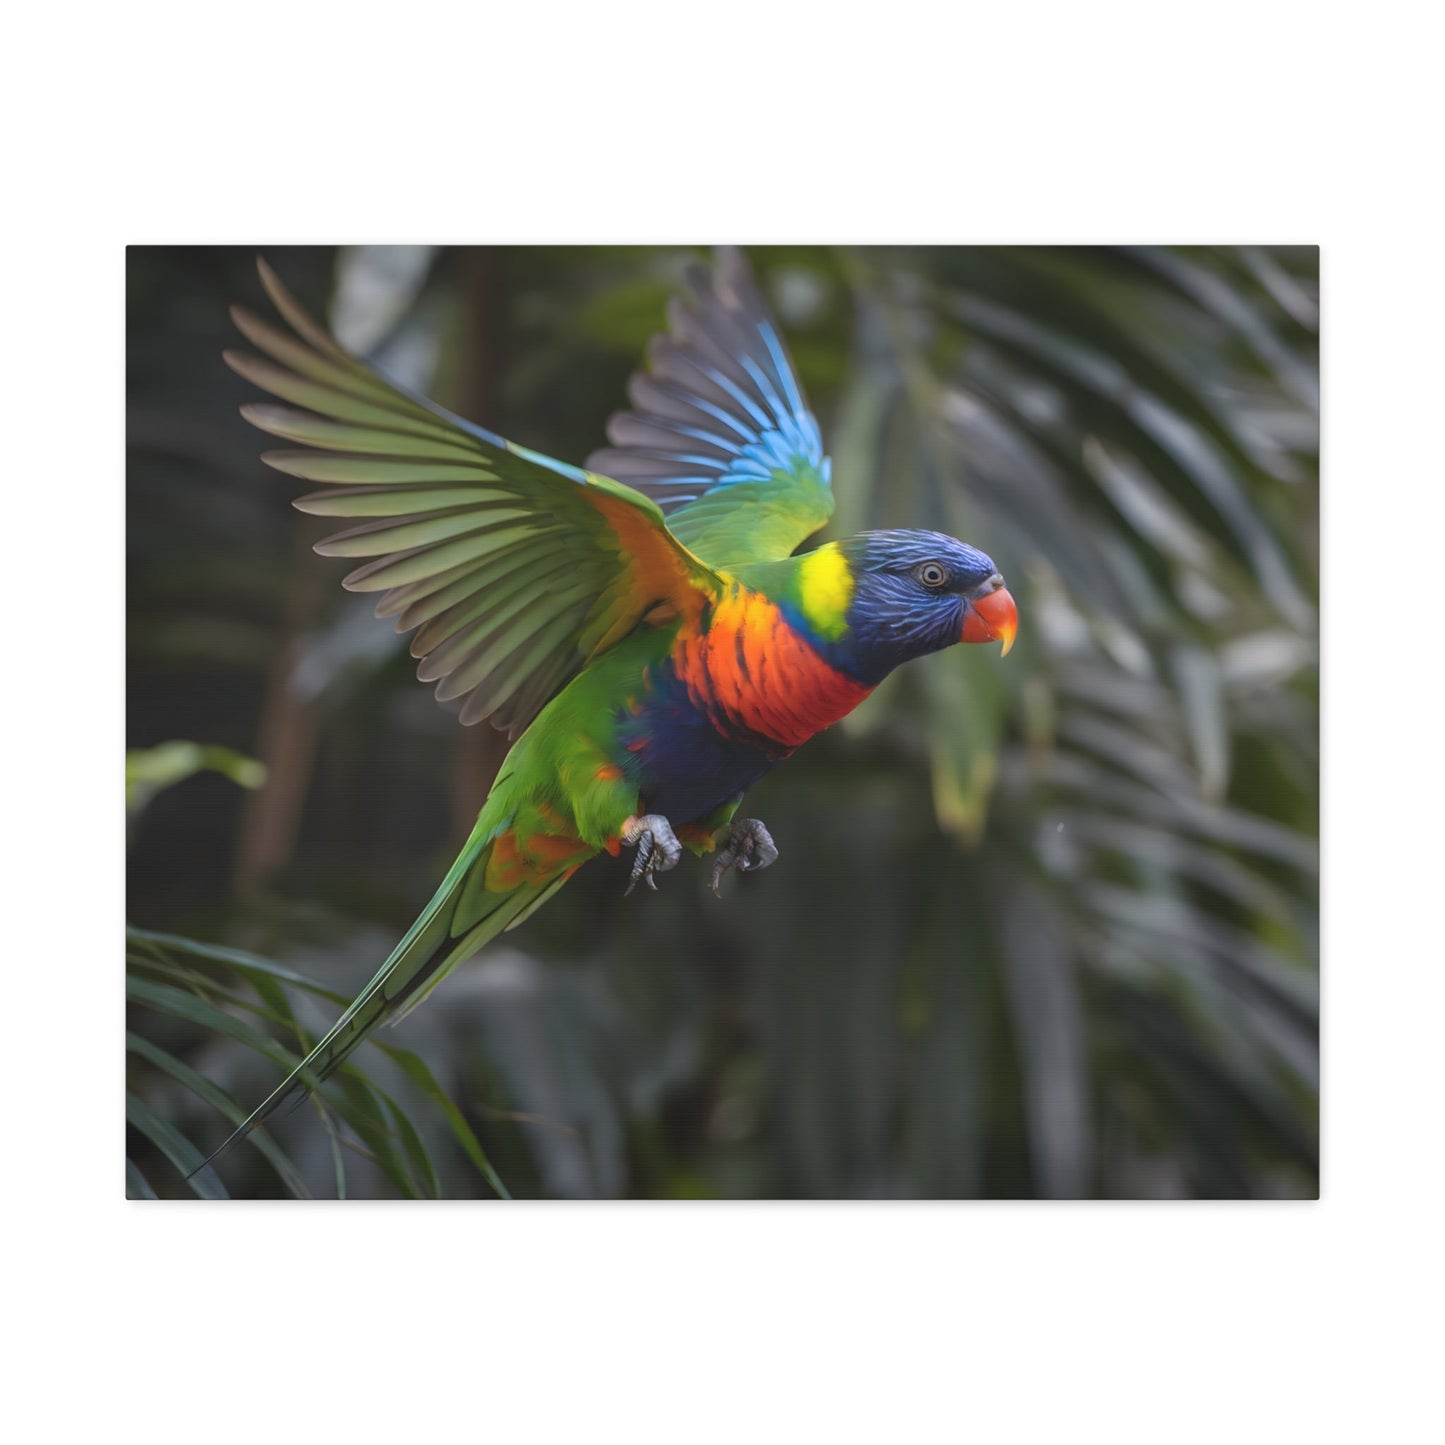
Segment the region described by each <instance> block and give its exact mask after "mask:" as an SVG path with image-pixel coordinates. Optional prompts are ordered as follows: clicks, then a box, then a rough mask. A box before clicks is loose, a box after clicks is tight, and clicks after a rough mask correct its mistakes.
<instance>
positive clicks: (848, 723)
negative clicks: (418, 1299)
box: [126, 244, 1319, 1201]
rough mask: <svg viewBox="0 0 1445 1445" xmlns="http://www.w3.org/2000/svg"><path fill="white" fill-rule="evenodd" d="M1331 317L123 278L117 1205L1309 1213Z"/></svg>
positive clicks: (1231, 284)
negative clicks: (124, 520)
mask: <svg viewBox="0 0 1445 1445" xmlns="http://www.w3.org/2000/svg"><path fill="white" fill-rule="evenodd" d="M1318 273H1319V265H1318V252H1317V250H1316V249H1314V248H1310V247H1282V246H1265V245H1260V246H1248V245H1241V246H1232V247H1196V246H1187V245H1138V246H1113V247H1058V246H1051V247H1044V246H1020V247H998V246H929V247H908V246H889V247H858V246H851V245H827V244H819V245H817V246H788V247H768V246H757V247H753V246H747V247H739V246H733V245H716V246H714V245H709V246H702V245H699V246H696V247H681V246H666V247H661V246H659V247H575V246H566V247H563V246H506V247H487V246H483V247H442V246H427V245H408V246H391V247H379V246H326V247H288V246H275V247H272V246H266V245H264V244H262V245H254V246H247V247H239V246H238V247H166V246H144V247H132V248H131V249H130V250H129V251H128V253H127V404H128V430H127V450H128V456H127V472H128V492H127V495H128V527H127V532H128V542H127V547H128V558H127V637H128V674H127V696H128V719H127V727H128V739H127V757H126V822H127V845H128V889H127V893H128V897H127V912H128V923H127V929H126V985H127V1005H128V1012H127V1033H126V1060H127V1093H126V1146H127V1147H126V1191H127V1194H128V1196H129V1197H131V1198H134V1199H156V1198H163V1199H227V1198H230V1199H260V1198H266V1199H270V1198H294V1199H302V1200H305V1199H346V1200H350V1199H377V1198H385V1199H424V1198H451V1199H478V1200H481V1199H487V1200H506V1199H513V1200H522V1199H577V1200H582V1199H628V1198H632V1199H669V1200H688V1199H722V1200H727V1199H739V1200H752V1199H869V1200H880V1201H882V1200H898V1199H955V1200H966V1199H976V1198H995V1199H997V1198H1003V1199H1032V1198H1042V1199H1088V1198H1112V1199H1151V1200H1174V1199H1190V1198H1215V1199H1219V1198H1223V1199H1257V1198H1312V1197H1315V1196H1316V1195H1317V1193H1318V1137H1319V1128H1318V954H1319V931H1318V888H1317V854H1318V846H1317V840H1318V820H1319V815H1318V808H1319V804H1318V797H1319V786H1318V765H1319V755H1318V698H1319V690H1318V657H1319V637H1318V570H1319V547H1318V541H1319V538H1318V513H1319V487H1318V477H1319V454H1318V453H1319V448H1318V434H1319V427H1318V414H1319V383H1318V375H1319V367H1318V315H1319V285H1318Z"/></svg>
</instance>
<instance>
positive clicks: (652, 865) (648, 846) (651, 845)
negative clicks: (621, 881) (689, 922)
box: [622, 813, 682, 898]
mask: <svg viewBox="0 0 1445 1445" xmlns="http://www.w3.org/2000/svg"><path fill="white" fill-rule="evenodd" d="M622 841H623V843H624V844H625V845H626V846H627V847H629V848H636V849H637V858H636V860H635V861H634V863H633V865H632V876H631V877H630V878H629V879H628V881H627V887H626V889H624V890H623V895H622V896H623V897H624V898H625V897H626V896H627V895H628V894H629V893H631V892H632V890H633V889H634V888H636V887H637V880H638V879H639V878H644V879H646V880H647V886H648V887H649V888H650V889H652V891H653V892H654V893H656V892H657V884H656V883H655V882H654V881H653V875H654V874H656V873H666V872H667V870H668V869H669V868H676V867H677V863H678V859H680V858H681V857H682V845H681V844H680V843H679V842H678V841H677V834H676V833H674V832H673V831H672V824H671V823H669V822H668V821H667V819H666V818H664V817H663V816H662V815H661V814H660V813H644V814H643V815H642V816H641V817H640V818H639V817H632V818H629V819H628V820H627V821H626V822H625V823H624V824H623V825H622Z"/></svg>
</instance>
